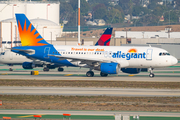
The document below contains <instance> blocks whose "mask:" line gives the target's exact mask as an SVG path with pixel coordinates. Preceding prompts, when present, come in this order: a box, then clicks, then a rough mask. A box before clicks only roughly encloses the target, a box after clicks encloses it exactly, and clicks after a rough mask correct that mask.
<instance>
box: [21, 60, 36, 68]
mask: <svg viewBox="0 0 180 120" xmlns="http://www.w3.org/2000/svg"><path fill="white" fill-rule="evenodd" d="M22 67H23V68H24V69H33V68H35V65H34V64H33V63H32V62H23V64H22Z"/></svg>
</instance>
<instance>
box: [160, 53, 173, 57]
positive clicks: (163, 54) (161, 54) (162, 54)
mask: <svg viewBox="0 0 180 120" xmlns="http://www.w3.org/2000/svg"><path fill="white" fill-rule="evenodd" d="M165 55H170V54H169V53H159V56H165Z"/></svg>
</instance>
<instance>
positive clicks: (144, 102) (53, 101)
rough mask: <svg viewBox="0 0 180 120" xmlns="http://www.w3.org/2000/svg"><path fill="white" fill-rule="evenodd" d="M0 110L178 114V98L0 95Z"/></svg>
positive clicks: (179, 106) (179, 104) (179, 100)
mask: <svg viewBox="0 0 180 120" xmlns="http://www.w3.org/2000/svg"><path fill="white" fill-rule="evenodd" d="M0 98H1V100H2V101H3V105H2V106H0V109H54V110H55V109H56V110H58V109H61V110H119V111H171V112H172V111H173V112H180V97H110V96H45V95H42V96H35V95H1V96H0Z"/></svg>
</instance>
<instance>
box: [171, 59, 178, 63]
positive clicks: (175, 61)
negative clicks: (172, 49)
mask: <svg viewBox="0 0 180 120" xmlns="http://www.w3.org/2000/svg"><path fill="white" fill-rule="evenodd" d="M177 63H178V60H177V59H176V58H175V57H173V58H171V64H172V65H175V64H177Z"/></svg>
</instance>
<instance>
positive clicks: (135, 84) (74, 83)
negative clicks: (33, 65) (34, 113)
mask: <svg viewBox="0 0 180 120" xmlns="http://www.w3.org/2000/svg"><path fill="white" fill-rule="evenodd" d="M0 86H46V87H53V86H54V87H128V88H161V89H162V88H163V89H166V88H167V89H179V88H180V82H141V81H90V80H87V81H82V80H0Z"/></svg>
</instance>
